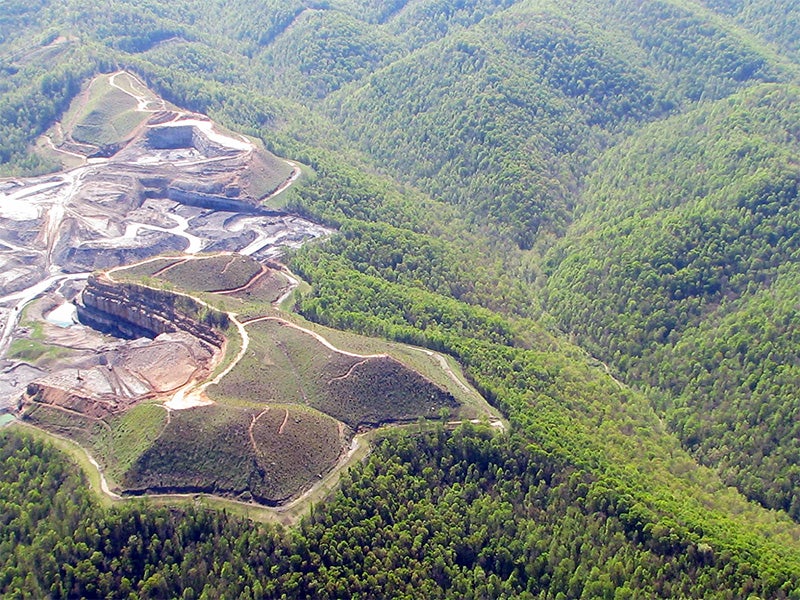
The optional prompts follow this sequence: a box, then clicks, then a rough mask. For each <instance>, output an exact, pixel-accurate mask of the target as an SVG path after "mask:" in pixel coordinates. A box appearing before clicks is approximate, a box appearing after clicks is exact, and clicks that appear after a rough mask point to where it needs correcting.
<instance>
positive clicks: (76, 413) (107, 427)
mask: <svg viewBox="0 0 800 600" xmlns="http://www.w3.org/2000/svg"><path fill="white" fill-rule="evenodd" d="M35 404H36V405H37V406H46V407H48V408H52V409H54V410H60V411H61V412H65V413H67V414H68V415H76V416H78V417H82V418H84V419H89V420H90V421H94V422H95V423H100V424H101V425H102V426H103V427H105V428H106V429H107V430H108V431H111V426H110V425H109V424H108V423H106V422H105V421H104V420H103V419H101V418H100V417H92V416H90V415H86V414H84V413H82V412H78V411H76V410H70V409H69V408H64V407H63V406H56V405H55V404H44V403H42V402H36V403H35ZM67 428H68V429H79V428H77V427H67ZM81 431H83V430H81Z"/></svg>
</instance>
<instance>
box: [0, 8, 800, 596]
mask: <svg viewBox="0 0 800 600" xmlns="http://www.w3.org/2000/svg"><path fill="white" fill-rule="evenodd" d="M798 12H799V11H798V10H797V8H796V7H794V6H793V3H792V2H788V1H787V2H769V1H767V0H704V1H702V2H701V1H690V0H645V1H642V0H600V1H594V2H589V1H587V0H570V1H568V2H560V3H558V4H556V3H552V2H548V1H545V0H523V1H520V2H512V1H510V0H408V1H403V0H400V1H381V2H377V1H373V0H291V1H289V2H282V3H278V2H274V1H272V0H270V1H268V2H252V1H251V0H236V1H235V2H222V1H221V0H203V1H202V2H188V1H185V0H176V1H173V2H169V3H167V2H161V1H157V0H149V1H147V2H141V1H137V2H134V1H133V0H113V1H111V2H106V3H91V2H85V1H83V0H40V1H39V2H36V3H32V2H22V1H16V0H13V1H8V2H5V3H4V4H3V6H2V11H1V14H0V173H2V174H3V175H13V174H24V173H32V172H45V171H47V170H52V169H54V168H55V164H54V162H53V160H52V156H50V157H48V156H46V155H40V154H36V153H34V152H32V146H33V144H34V142H35V140H36V139H37V138H38V137H39V136H40V135H41V134H42V133H44V132H45V131H46V130H47V129H48V127H50V126H51V124H52V123H53V122H54V121H55V120H58V119H59V118H61V116H62V115H63V113H64V111H65V110H66V108H67V106H68V104H69V101H70V99H71V98H73V97H74V96H75V94H76V93H78V91H79V90H80V87H81V85H82V84H83V83H85V81H86V80H87V79H88V78H89V77H90V76H91V75H92V74H94V73H98V72H111V71H114V70H117V69H123V68H124V69H130V70H131V71H133V72H135V73H136V74H137V75H139V76H140V77H141V78H142V79H143V80H144V81H146V82H147V84H148V85H150V86H152V87H153V89H155V90H156V91H158V92H159V93H160V94H162V95H163V96H164V97H165V98H166V99H167V100H169V101H171V102H174V103H175V104H177V105H179V106H184V107H187V108H189V109H192V110H197V111H202V112H205V113H207V114H209V115H210V116H212V117H213V118H215V119H218V120H219V121H221V122H222V123H224V124H225V125H226V126H228V127H231V128H233V129H236V130H239V131H243V132H245V133H247V134H249V135H253V136H257V137H260V138H261V139H263V141H264V142H265V144H266V145H267V147H268V148H270V149H271V150H273V151H275V152H277V153H279V154H281V155H283V156H286V157H287V158H291V159H293V160H298V161H301V162H303V163H304V164H305V165H307V169H306V173H307V176H306V177H305V179H304V181H303V183H302V184H301V185H299V186H296V187H295V188H294V189H292V190H291V191H290V192H289V194H288V198H287V203H288V205H289V206H290V207H291V209H292V210H294V211H296V212H298V213H300V214H303V215H306V216H309V217H311V218H315V219H319V220H320V221H323V222H325V223H327V224H330V225H333V226H335V227H337V228H339V233H338V234H336V235H335V236H333V237H332V238H330V239H329V240H327V241H325V242H324V243H322V244H317V245H312V246H307V247H305V248H303V249H302V250H300V251H298V252H296V253H295V254H294V255H292V256H291V257H289V259H290V261H291V266H292V268H293V269H294V270H295V271H296V272H297V273H298V274H300V275H302V276H303V278H304V279H306V280H307V281H308V282H309V283H310V284H311V290H310V291H308V292H305V293H304V294H302V295H299V296H298V297H297V303H296V304H297V306H296V309H297V310H298V311H299V312H300V313H301V314H303V315H304V316H305V317H307V318H309V319H311V320H314V321H317V322H320V323H323V324H326V325H330V326H334V327H338V328H343V329H350V330H354V331H358V332H360V333H365V334H368V335H374V336H381V337H385V338H389V339H392V340H398V341H402V342H409V343H413V344H417V345H420V346H423V347H426V348H430V349H434V350H437V351H441V352H446V353H448V354H450V355H452V356H453V357H455V358H456V359H457V360H458V361H459V362H460V363H461V364H462V366H463V367H464V369H465V372H466V374H467V376H468V377H469V378H470V379H471V381H472V382H473V383H474V384H475V385H476V387H477V388H478V389H479V390H480V391H481V392H482V393H483V394H484V395H485V396H486V397H487V398H488V399H489V400H490V401H491V402H492V403H494V404H495V405H496V406H498V407H499V408H500V409H501V410H502V411H503V413H504V415H505V416H506V417H507V418H508V420H509V422H510V423H511V432H510V433H505V434H502V433H494V434H490V433H488V432H487V431H484V430H483V429H482V428H480V427H478V428H477V429H476V428H472V427H467V428H462V429H460V430H458V431H456V432H454V433H448V432H445V431H436V432H429V433H425V434H419V435H416V436H408V435H398V436H390V437H389V439H387V440H385V441H383V442H379V443H378V445H377V447H376V449H375V450H374V451H373V453H372V454H371V456H370V457H369V458H368V459H367V461H366V462H365V463H364V464H363V465H360V466H358V467H357V468H355V469H354V470H352V471H351V473H350V475H348V476H347V477H345V478H344V480H343V482H342V485H341V488H340V490H339V491H337V492H336V493H335V495H334V496H333V497H332V498H330V499H329V500H328V501H327V502H325V503H323V504H321V505H318V506H315V507H314V509H313V513H312V514H311V515H309V516H308V517H307V518H306V519H305V520H304V521H303V522H302V523H301V524H300V525H299V526H297V527H295V528H293V529H289V530H281V529H277V528H273V527H268V526H261V525H255V524H253V523H249V522H246V521H241V520H239V519H238V518H235V517H233V516H231V515H228V514H223V513H216V512H210V511H207V510H205V509H199V508H197V509H188V508H181V509H178V508H174V509H165V508H159V507H155V506H149V505H147V504H146V503H145V504H131V505H125V504H123V505H121V506H117V507H115V508H112V509H104V508H100V507H99V506H98V505H97V504H96V502H97V501H96V499H94V498H93V497H92V496H91V495H90V494H89V492H88V491H87V488H86V484H85V482H83V481H82V480H81V478H80V477H79V475H78V471H77V470H76V469H75V467H74V465H71V464H69V463H67V462H65V459H64V458H63V457H62V456H60V455H59V454H57V453H56V452H55V451H54V450H53V449H52V448H50V447H48V446H47V445H43V444H41V443H40V442H37V441H33V440H31V439H29V438H28V437H26V436H25V435H23V434H21V433H20V432H18V431H16V430H14V429H12V430H11V431H9V432H4V433H3V434H2V438H1V441H2V443H0V448H1V449H2V458H3V460H2V461H0V464H2V476H1V477H0V503H1V505H2V511H1V512H0V518H2V519H3V527H2V534H0V547H2V548H5V549H6V551H3V552H0V557H2V561H3V566H2V568H0V589H1V590H2V593H3V594H4V595H6V596H9V597H44V596H51V597H80V596H85V597H173V596H174V597H184V598H193V597H197V598H199V597H207V598H214V597H253V598H280V597H284V596H285V597H308V596H313V597H321V598H324V597H330V598H334V597H335V598H344V597H353V598H356V597H360V598H371V597H372V598H379V597H404V596H407V597H420V596H421V595H424V596H425V597H432V598H436V597H458V598H468V597H475V598H479V597H481V598H483V597H531V598H578V597H584V598H595V597H605V598H651V597H664V598H670V597H708V598H714V597H719V598H739V597H748V596H750V595H753V596H755V597H763V598H773V597H774V598H784V597H800V595H799V594H800V591H799V590H800V581H798V577H799V574H800V526H798V524H797V522H798V520H800V495H798V494H800V492H798V490H800V456H798V452H800V449H798V435H800V431H799V430H798V427H800V415H799V414H798V400H797V398H798V396H797V389H798V371H797V369H798V362H797V361H798V358H797V357H798V351H799V350H800V346H798V344H799V343H800V340H798V339H797V338H798V333H797V331H798V326H800V324H798V323H797V297H798V290H799V289H800V288H799V287H798V286H800V272H798V266H797V258H798V248H800V237H798V231H799V229H798V227H799V226H800V224H798V223H797V217H796V215H797V210H798V208H800V207H798V205H797V204H798V178H800V167H798V160H797V153H798V149H799V148H798V145H800V131H798V123H800V115H798V106H800V103H799V102H798V99H800V98H798V96H799V92H798V87H797V86H798V84H800V79H798V73H800V71H798V61H800V58H799V57H798V42H797V40H800V29H798V28H799V27H800V16H799V15H798ZM600 361H603V362H600ZM612 375H614V377H616V379H615V378H614V377H612Z"/></svg>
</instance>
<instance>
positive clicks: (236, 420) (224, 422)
mask: <svg viewBox="0 0 800 600" xmlns="http://www.w3.org/2000/svg"><path fill="white" fill-rule="evenodd" d="M341 452H342V440H341V439H340V436H339V428H338V424H337V423H336V421H335V420H334V419H332V418H330V417H328V416H327V415H324V414H321V413H318V412H316V411H310V410H304V409H302V408H297V407H278V406H273V407H271V409H270V410H268V411H266V412H262V411H257V410H244V409H239V408H234V407H230V406H221V405H211V406H203V407H197V408H193V409H192V410H183V411H175V412H174V413H173V414H172V415H171V418H170V420H169V423H168V424H167V425H166V427H165V428H164V430H163V432H162V433H161V435H160V436H159V437H158V438H157V439H156V440H154V441H153V443H152V444H151V445H150V446H149V447H148V448H147V449H146V450H145V451H144V452H142V453H141V454H140V455H139V456H138V457H137V459H136V461H135V462H133V463H132V464H131V467H130V469H129V470H128V471H126V472H125V473H124V475H123V477H122V479H121V484H122V486H123V488H124V489H126V490H127V491H130V492H132V493H137V492H145V491H147V492H193V493H194V492H208V493H214V494H220V495H226V496H240V497H242V498H244V499H248V500H249V499H252V498H255V499H256V500H258V501H259V502H266V503H270V504H277V503H280V502H283V501H285V500H286V499H287V498H289V497H291V496H292V495H294V494H297V493H299V492H300V491H302V490H304V489H306V488H307V487H308V486H309V485H310V484H311V483H313V482H314V481H315V480H316V479H317V478H318V477H319V476H320V475H321V474H322V473H325V472H327V471H328V470H330V468H331V467H332V466H333V465H334V464H335V463H336V460H337V459H338V458H339V455H340V454H341Z"/></svg>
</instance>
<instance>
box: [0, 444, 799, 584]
mask: <svg viewBox="0 0 800 600" xmlns="http://www.w3.org/2000/svg"><path fill="white" fill-rule="evenodd" d="M0 458H1V459H2V460H0V506H2V507H3V515H4V519H5V520H4V526H3V528H2V529H0V549H2V550H3V551H2V552H0V573H2V574H3V575H2V577H0V593H3V594H9V593H11V592H12V590H13V591H14V592H15V593H22V594H30V595H32V596H37V597H45V596H47V595H48V594H58V595H65V596H75V597H78V596H86V597H92V596H94V597H100V596H102V597H125V596H127V595H130V594H131V593H132V594H134V595H137V596H159V597H172V596H175V597H177V596H179V595H183V596H184V597H202V596H204V595H205V596H208V597H219V598H238V597H254V598H281V597H296V598H303V597H309V596H313V597H316V598H321V599H328V598H341V597H347V596H349V595H350V594H353V593H358V594H360V595H362V596H363V597H366V598H385V597H392V598H418V597H420V596H421V595H424V596H425V597H426V598H468V597H501V596H504V595H505V596H509V597H520V598H535V597H549V596H555V595H563V596H565V597H574V598H578V597H606V596H609V597H621V598H635V597H638V596H645V597H648V598H675V597H703V598H726V597H729V594H733V595H735V596H736V597H747V596H748V595H749V594H757V595H759V596H761V597H792V596H793V592H792V588H791V587H789V586H792V585H793V583H792V582H791V581H790V582H787V585H786V586H784V588H783V589H780V588H778V587H776V586H775V583H774V582H773V581H770V578H771V577H774V576H776V575H777V573H776V572H775V571H772V570H769V571H759V570H758V568H757V567H755V566H752V565H749V564H746V563H742V562H740V561H739V560H738V558H737V557H736V556H729V555H721V554H718V553H717V552H715V551H714V550H713V549H712V548H711V547H710V546H708V545H707V544H704V543H702V542H701V543H697V542H695V541H686V540H682V539H681V538H680V537H678V536H677V535H676V534H675V532H674V531H668V530H665V529H664V528H663V527H659V526H656V525H654V524H653V523H652V522H649V521H647V520H643V519H642V518H641V517H640V516H634V515H632V514H631V506H630V504H629V501H628V499H627V498H625V497H624V496H615V495H613V493H610V492H606V493H604V494H601V495H598V494H597V493H596V486H597V482H596V481H594V480H593V478H592V477H591V476H588V475H587V474H585V473H581V472H580V471H578V470H575V469H574V467H573V466H571V465H570V464H565V463H563V462H561V461H560V460H558V459H557V458H555V457H553V456H550V455H548V454H546V453H542V452H540V451H537V450H536V449H533V448H531V447H530V446H527V445H526V444H525V441H524V439H521V438H519V437H517V436H510V437H497V436H492V435H489V434H487V433H485V432H480V431H475V430H473V429H471V428H462V429H461V430H458V431H456V432H455V434H452V435H450V434H444V433H443V432H437V433H434V432H431V433H428V434H426V435H424V436H422V437H420V438H416V439H411V438H407V437H400V438H396V439H389V440H386V441H384V442H382V443H381V444H380V445H379V447H378V448H377V449H376V450H375V451H374V452H373V453H372V454H371V456H370V457H369V458H368V459H367V462H366V463H365V464H363V465H358V466H356V467H355V468H354V469H353V470H352V471H351V472H350V474H349V475H348V476H346V477H345V478H344V479H343V482H342V487H341V489H340V491H339V492H337V494H336V496H335V497H334V498H333V499H332V500H331V502H330V503H328V504H327V505H326V506H325V508H324V509H323V510H319V509H318V510H316V511H315V512H314V515H313V517H312V518H310V519H307V520H305V521H303V522H302V523H301V525H300V527H299V528H298V529H296V530H293V531H290V532H283V531H281V530H279V529H276V528H274V527H269V526H263V525H258V524H254V523H252V522H250V521H246V520H244V519H239V518H236V517H232V516H230V515H229V514H227V513H221V512H210V511H204V510H198V509H196V508H194V507H192V506H189V507H188V508H186V509H176V508H170V509H167V508H157V507H148V508H146V509H145V508H144V507H143V506H136V505H134V506H122V507H120V508H116V509H114V510H103V509H100V508H98V507H97V506H96V505H95V504H94V502H93V500H92V498H91V496H90V495H89V494H88V493H87V491H86V488H85V483H84V482H82V481H81V478H80V477H78V472H77V471H76V470H75V468H74V465H71V464H69V463H68V461H66V460H65V458H64V456H63V455H62V454H60V453H58V452H55V451H54V449H53V448H52V447H50V446H48V445H45V444H42V443H41V442H37V441H34V440H32V439H31V438H30V437H28V436H26V435H23V434H21V433H16V432H13V431H12V432H3V433H0ZM234 575H235V576H234ZM795 587H796V586H795Z"/></svg>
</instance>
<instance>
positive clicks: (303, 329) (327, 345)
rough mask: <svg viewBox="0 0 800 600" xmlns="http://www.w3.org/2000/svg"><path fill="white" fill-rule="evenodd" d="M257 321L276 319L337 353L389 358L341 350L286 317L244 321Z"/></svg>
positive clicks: (359, 356)
mask: <svg viewBox="0 0 800 600" xmlns="http://www.w3.org/2000/svg"><path fill="white" fill-rule="evenodd" d="M259 321H277V322H278V323H280V324H281V325H284V326H286V327H291V328H292V329H297V330H298V331H302V332H303V333H305V334H306V335H310V336H311V337H313V338H314V339H315V340H317V341H318V342H319V343H320V344H322V345H323V346H325V347H326V348H328V349H329V350H333V351H334V352H338V353H339V354H344V355H345V356H352V357H353V358H389V355H388V354H356V353H355V352H348V351H347V350H341V349H339V348H337V347H336V346H334V345H333V344H331V343H330V342H329V341H328V340H327V339H326V338H324V337H323V336H321V335H320V334H318V333H317V332H316V331H311V330H310V329H306V328H305V327H301V326H300V325H296V324H294V323H292V322H291V321H287V320H286V319H281V318H280V317H256V318H254V319H250V320H248V321H245V322H244V323H246V324H247V325H250V324H251V323H257V322H259Z"/></svg>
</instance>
